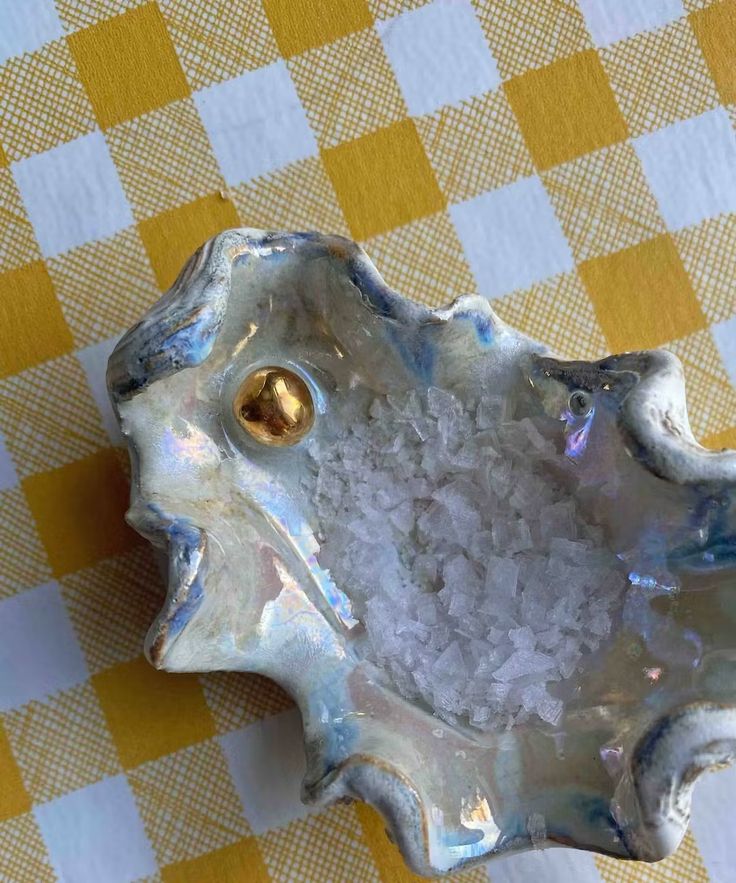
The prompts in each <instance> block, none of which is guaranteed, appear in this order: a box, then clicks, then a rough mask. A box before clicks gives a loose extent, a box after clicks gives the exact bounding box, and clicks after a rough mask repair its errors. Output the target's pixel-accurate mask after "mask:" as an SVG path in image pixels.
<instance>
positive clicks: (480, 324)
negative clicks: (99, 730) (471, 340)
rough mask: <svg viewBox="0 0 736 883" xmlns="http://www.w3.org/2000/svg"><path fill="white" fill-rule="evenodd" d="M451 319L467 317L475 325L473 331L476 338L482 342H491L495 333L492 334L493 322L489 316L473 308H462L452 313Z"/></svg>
mask: <svg viewBox="0 0 736 883" xmlns="http://www.w3.org/2000/svg"><path fill="white" fill-rule="evenodd" d="M453 319H469V320H470V321H471V322H472V323H473V325H474V326H475V333H476V334H477V335H478V340H479V341H480V342H481V343H484V344H490V343H493V339H494V337H495V335H494V334H493V322H492V321H491V318H490V316H485V315H484V314H483V313H478V312H476V311H475V310H462V311H461V312H459V313H455V314H454V315H453Z"/></svg>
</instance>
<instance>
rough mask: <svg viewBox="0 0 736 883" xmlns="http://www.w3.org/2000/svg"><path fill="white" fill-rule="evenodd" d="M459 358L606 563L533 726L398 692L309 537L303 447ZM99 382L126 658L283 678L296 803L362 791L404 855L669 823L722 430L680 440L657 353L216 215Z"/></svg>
mask: <svg viewBox="0 0 736 883" xmlns="http://www.w3.org/2000/svg"><path fill="white" fill-rule="evenodd" d="M269 368H273V369H276V370H277V373H278V371H281V372H283V374H282V375H279V376H276V379H275V380H274V379H273V378H271V380H269V382H271V381H273V383H272V388H269V390H267V391H266V393H264V392H263V390H264V389H265V386H264V383H265V381H264V383H260V385H258V384H256V386H255V387H254V386H253V381H252V378H253V376H254V375H255V372H259V371H261V372H264V369H269ZM265 374H268V372H267V371H266V372H265ZM265 374H264V375H263V376H265ZM258 376H261V375H258ZM294 377H296V378H297V380H293V378H294ZM290 378H291V379H290ZM249 383H250V386H248V384H249ZM473 383H474V384H476V386H477V384H478V383H481V384H482V385H483V386H484V388H492V389H493V391H494V394H495V395H498V396H501V397H505V398H509V399H511V398H513V399H514V400H522V399H523V401H524V402H527V404H525V405H524V407H527V408H529V409H530V411H534V413H538V414H546V415H547V416H548V417H550V419H552V418H554V420H556V421H557V424H556V425H559V427H560V430H559V431H560V440H561V452H560V460H561V462H562V461H564V463H565V464H568V465H569V464H572V468H574V470H575V474H576V481H577V485H576V486H577V487H579V486H581V485H585V487H587V488H588V489H590V488H593V490H594V493H592V494H591V493H590V492H588V493H587V497H586V499H587V504H586V505H589V506H592V507H593V508H595V510H596V518H597V520H598V523H600V524H602V525H603V527H604V528H605V531H606V536H607V542H608V545H609V546H610V548H611V550H613V552H614V553H615V554H616V555H617V556H618V558H619V559H620V560H621V561H622V562H624V563H623V564H622V567H625V570H626V574H627V579H628V580H629V582H628V584H627V585H628V589H627V591H628V593H629V597H627V607H626V610H625V615H624V616H623V619H622V621H621V622H620V623H619V625H618V626H617V630H616V631H615V632H614V633H613V634H612V635H611V636H610V637H609V638H608V639H607V640H606V641H604V642H603V643H602V645H601V647H600V648H599V649H598V650H597V651H596V653H595V654H593V655H592V656H591V660H590V663H589V664H588V665H587V667H585V666H584V667H583V668H581V669H580V670H579V671H577V672H576V673H575V674H574V675H573V676H572V682H573V686H574V689H573V690H571V691H569V692H568V699H567V700H566V702H565V706H564V711H563V712H562V714H561V716H560V719H559V720H557V721H556V722H555V723H554V725H553V724H550V723H547V722H544V721H542V720H540V719H539V718H537V717H535V716H531V717H528V719H526V720H521V721H520V722H519V723H518V724H516V725H514V726H509V727H504V728H494V727H493V726H491V727H488V728H485V729H477V728H473V727H471V726H469V725H467V722H464V721H463V720H456V719H454V718H452V717H449V718H448V717H447V716H446V717H445V719H443V718H441V717H438V716H437V715H436V714H435V713H434V712H433V710H432V708H431V707H428V706H427V704H426V703H424V702H420V701H413V700H410V699H407V698H405V696H404V695H402V693H401V691H400V690H397V689H396V688H395V686H394V685H393V683H392V681H391V678H390V677H389V676H388V675H387V673H386V672H385V671H383V670H382V669H381V667H380V666H379V665H377V664H376V663H375V661H371V660H370V658H368V657H367V656H366V654H365V653H364V652H363V651H362V650H361V647H362V644H361V634H362V633H363V630H362V626H361V623H360V622H359V621H357V619H356V617H355V616H354V609H353V607H352V606H351V598H352V594H353V589H352V586H351V585H350V583H351V578H350V576H348V577H346V578H345V583H344V584H337V583H336V581H334V580H333V579H332V577H331V576H330V574H329V573H328V572H327V571H326V570H325V569H324V568H323V567H322V566H320V563H319V560H318V559H319V553H320V545H319V535H318V532H317V530H316V526H315V524H314V512H313V507H312V500H310V499H309V498H308V495H307V494H306V493H305V492H304V488H303V483H302V478H303V475H304V472H305V470H306V469H307V468H308V462H307V461H308V458H309V450H310V445H315V444H322V445H329V444H330V443H331V439H332V437H333V436H334V434H335V433H337V432H339V431H340V430H341V429H344V428H345V425H346V424H347V423H351V424H355V423H356V422H358V423H359V422H360V421H361V420H363V419H365V414H364V412H363V411H361V409H360V406H359V404H356V402H359V401H362V400H363V399H360V396H361V395H363V394H364V393H365V392H366V391H368V392H370V394H372V395H373V394H375V395H385V394H387V393H405V392H406V391H409V390H417V391H418V392H419V393H423V392H426V390H427V389H429V388H430V387H432V388H439V389H444V390H451V391H452V393H453V395H455V396H456V397H458V398H459V399H462V398H463V396H464V395H465V392H466V390H468V389H469V387H470V385H471V384H473ZM279 384H280V385H279ZM108 386H109V390H110V394H111V397H112V400H113V402H114V406H115V409H116V412H117V415H118V417H119V420H120V425H121V428H122V431H123V433H124V435H125V436H126V438H127V440H128V442H129V446H130V451H131V458H132V463H133V481H132V502H131V507H130V511H129V515H128V517H129V520H130V522H131V524H132V525H133V526H134V527H135V528H136V529H137V530H139V531H140V532H141V533H142V534H143V535H144V536H146V537H148V538H150V540H151V541H152V542H153V543H154V544H155V545H156V546H158V547H160V548H163V549H166V551H167V552H168V556H169V562H170V564H169V587H168V597H167V600H166V604H165V606H164V609H163V610H162V611H161V614H160V616H159V617H158V619H157V620H156V622H155V623H154V625H153V626H152V628H151V631H150V634H149V637H148V641H147V647H146V651H147V654H148V656H149V659H150V660H151V662H152V663H153V664H154V665H155V666H157V667H159V668H163V669H166V670H169V671H200V672H201V671H209V670H214V669H228V670H239V671H251V672H259V673H261V674H263V675H266V676H268V677H271V678H273V679H274V680H275V681H277V682H278V683H279V684H281V685H282V686H283V687H284V688H285V689H286V690H288V691H289V692H290V693H291V694H292V696H293V697H294V699H295V700H296V702H297V703H298V706H299V708H300V711H301V714H302V718H303V724H304V739H305V746H306V756H307V766H308V771H307V775H306V778H305V781H304V785H303V796H304V799H305V800H307V801H313V802H320V803H328V802H331V801H334V800H338V799H340V798H345V797H354V798H359V799H362V800H366V801H368V802H369V803H371V804H373V805H374V806H375V807H376V808H377V809H378V810H379V811H380V812H381V813H382V814H383V815H384V817H385V819H386V821H387V824H388V827H389V828H390V831H391V833H392V835H393V838H394V839H395V841H396V842H397V843H398V845H399V847H400V849H401V851H402V853H403V855H404V857H405V858H406V860H407V862H408V863H409V865H410V866H411V867H412V868H413V869H414V870H416V871H417V872H419V873H422V874H427V875H432V874H438V873H443V872H447V871H450V870H452V869H455V868H458V867H460V866H462V865H465V864H467V863H470V862H475V861H481V860H483V859H486V858H488V857H490V856H492V855H495V854H500V853H507V852H509V851H513V850H520V849H525V848H530V847H532V846H534V847H539V846H548V845H553V844H562V845H566V846H575V847H579V848H582V849H588V850H595V851H599V852H603V853H607V854H609V855H614V856H619V857H622V858H633V859H643V860H645V861H656V860H658V859H661V858H663V857H665V856H666V855H668V854H669V853H670V852H672V851H673V850H674V849H675V848H676V847H677V845H678V844H679V842H680V840H681V838H682V836H683V834H684V832H685V829H686V826H687V823H688V815H689V803H690V793H691V790H692V787H693V783H694V781H695V779H696V777H697V775H698V774H699V773H700V772H701V771H702V770H704V769H706V768H710V767H716V766H719V765H722V764H724V763H728V762H730V761H731V760H732V759H733V757H734V753H736V503H735V502H734V500H735V489H736V452H729V451H722V452H712V451H707V450H705V449H704V448H702V447H701V446H700V445H699V444H698V443H697V442H696V441H695V439H694V438H693V436H692V433H691V431H690V429H689V425H688V422H687V416H686V409H685V401H684V386H683V377H682V371H681V367H680V364H679V362H678V361H677V359H676V358H675V357H674V356H672V355H669V354H668V353H665V352H638V353H627V354H624V355H619V356H612V357H610V358H607V359H604V360H603V361H600V362H596V363H590V362H584V361H572V362H570V361H562V360H559V359H557V358H555V357H554V355H553V354H551V353H550V352H548V351H547V350H546V348H545V347H544V346H543V345H541V344H539V343H536V342H534V341H532V340H530V339H528V338H526V337H525V336H523V335H521V334H519V333H517V332H516V331H514V330H513V329H512V328H509V327H508V326H506V325H505V324H504V323H503V322H501V321H500V320H499V319H498V318H497V317H496V316H495V314H494V313H493V311H492V310H491V308H490V307H489V305H488V303H487V302H486V301H485V300H483V299H481V298H478V297H465V298H461V299H459V300H458V301H456V302H455V303H453V304H452V305H451V306H450V307H449V308H447V309H442V310H430V309H428V308H426V307H424V306H421V305H418V304H416V303H412V302H409V301H407V300H405V299H404V298H402V297H400V296H399V295H397V294H395V293H394V292H392V291H391V290H389V289H388V288H387V287H386V285H385V284H384V283H383V281H382V280H381V278H380V276H379V275H378V273H377V272H376V270H375V268H374V267H373V265H372V264H371V263H370V261H369V260H368V258H367V256H366V255H365V253H364V252H363V251H362V250H361V249H360V248H359V247H358V246H356V245H355V244H354V243H352V242H349V241H347V240H344V239H342V238H338V237H330V236H321V235H317V234H292V233H263V232H260V231H256V230H249V229H243V230H233V231H229V232H226V233H223V234H222V235H220V236H218V237H216V238H215V239H213V240H212V241H210V242H209V243H207V244H206V245H205V246H203V247H202V248H201V249H200V250H199V251H198V252H197V253H196V254H195V255H194V256H193V257H192V259H191V260H190V261H189V263H188V264H187V266H186V267H185V268H184V270H183V271H182V273H181V275H180V277H179V278H178V280H177V281H176V283H175V284H174V286H173V287H172V289H171V290H170V291H169V292H168V293H167V294H166V295H165V296H164V297H163V298H162V299H161V300H160V301H159V303H158V304H156V305H155V306H154V307H153V309H152V310H151V311H150V312H149V313H148V315H146V316H145V317H144V319H143V320H142V321H141V322H140V323H139V324H138V325H136V326H135V327H134V328H133V329H131V330H130V331H129V332H128V333H127V334H126V335H125V337H124V338H123V339H122V340H121V342H120V343H119V344H118V346H117V348H116V349H115V351H114V353H113V354H112V356H111V359H110V363H109V368H108ZM253 389H255V392H253V391H252V390H253ZM243 390H245V392H243ZM279 390H280V391H279ZM581 391H582V393H583V394H584V396H585V397H586V401H587V402H588V406H586V408H585V409H584V413H583V414H581V415H579V417H580V421H579V423H578V424H576V425H575V426H574V430H575V431H574V432H571V431H570V425H569V424H570V421H571V420H572V418H571V416H570V414H569V412H566V410H565V409H566V408H567V407H568V403H569V402H570V401H572V399H571V398H570V396H571V395H579V394H580V393H581ZM239 396H240V398H238V397H239ZM280 397H281V398H280ZM307 399H308V401H307ZM274 402H275V403H276V405H278V406H279V407H280V409H281V410H279V411H278V413H276V412H275V411H274V407H275V405H274ZM244 409H245V410H244ZM566 414H567V416H565V415H566ZM239 415H240V416H241V417H242V415H245V417H244V418H243V420H239ZM274 415H275V416H274ZM291 432H293V433H295V434H294V435H293V436H291V437H290V435H289V433H291ZM269 433H270V434H271V436H273V437H274V438H275V437H276V436H278V437H279V440H280V442H283V443H279V444H270V443H269ZM292 442H293V443H292ZM663 572H666V574H667V575H668V576H667V579H668V580H671V581H674V583H673V585H676V591H674V590H673V585H670V584H667V585H666V586H664V589H662V580H663V578H662V576H661V574H662V573H663ZM658 587H659V588H660V589H662V590H661V591H659V590H658ZM665 589H666V590H665Z"/></svg>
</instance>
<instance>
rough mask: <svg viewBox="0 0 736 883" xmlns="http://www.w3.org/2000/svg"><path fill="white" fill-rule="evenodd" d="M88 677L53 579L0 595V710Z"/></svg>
mask: <svg viewBox="0 0 736 883" xmlns="http://www.w3.org/2000/svg"><path fill="white" fill-rule="evenodd" d="M87 677H88V672H87V665H86V663H85V661H84V656H83V655H82V651H81V649H80V647H79V644H78V643H77V638H76V635H75V634H74V629H73V628H72V624H71V620H70V619H69V615H68V614H67V612H66V607H65V606H64V602H63V600H62V598H61V594H60V592H59V587H58V586H57V585H56V583H47V584H45V585H42V586H38V587H37V588H35V589H29V590H28V591H27V592H21V593H20V594H18V595H13V596H12V597H10V598H7V599H6V600H4V601H0V711H8V710H9V709H11V708H17V707H18V706H20V705H25V704H26V703H27V702H30V701H31V700H33V699H43V698H44V696H48V695H49V694H50V693H54V692H56V691H58V690H66V689H68V688H69V687H73V686H74V685H75V684H80V683H82V681H84V680H86V679H87Z"/></svg>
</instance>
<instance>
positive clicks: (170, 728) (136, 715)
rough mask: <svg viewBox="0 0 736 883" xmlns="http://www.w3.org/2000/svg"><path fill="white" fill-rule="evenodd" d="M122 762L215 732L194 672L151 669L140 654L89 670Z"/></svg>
mask: <svg viewBox="0 0 736 883" xmlns="http://www.w3.org/2000/svg"><path fill="white" fill-rule="evenodd" d="M92 684H93V686H94V688H95V691H96V693H97V698H98V699H99V700H100V705H101V706H102V710H103V712H104V713H105V717H106V718H107V724H108V726H109V727H110V732H111V733H112V737H113V741H114V742H115V746H116V747H117V749H118V754H119V755H120V760H121V762H122V764H123V766H124V767H126V768H130V767H135V766H138V765H139V764H141V763H145V762H146V761H148V760H155V759H156V758H158V757H162V756H163V755H164V754H171V752H173V751H178V750H179V749H180V748H184V747H186V746H187V745H193V744H194V743H195V742H202V741H203V740H205V739H209V738H211V737H212V736H214V735H215V723H214V721H213V719H212V716H211V715H210V713H209V710H208V708H207V703H206V702H205V700H204V695H203V694H202V688H201V687H200V685H199V681H198V679H197V677H196V675H181V674H177V675H171V674H168V673H167V672H163V671H156V669H155V668H153V666H152V665H150V664H149V663H148V661H147V660H146V659H144V658H143V656H139V657H138V658H137V659H133V660H132V661H130V662H121V663H119V664H118V665H114V666H113V667H112V668H108V669H106V670H105V671H102V672H100V673H99V674H96V675H93V676H92Z"/></svg>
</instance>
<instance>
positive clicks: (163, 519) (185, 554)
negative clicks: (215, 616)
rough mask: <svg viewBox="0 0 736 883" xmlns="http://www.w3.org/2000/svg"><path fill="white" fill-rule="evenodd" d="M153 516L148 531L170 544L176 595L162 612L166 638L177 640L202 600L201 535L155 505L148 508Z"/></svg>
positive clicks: (196, 529)
mask: <svg viewBox="0 0 736 883" xmlns="http://www.w3.org/2000/svg"><path fill="white" fill-rule="evenodd" d="M147 508H148V509H149V510H150V511H151V512H152V513H153V514H154V516H155V518H154V519H153V520H152V524H151V527H152V528H153V529H155V530H158V531H161V532H162V533H164V534H166V537H167V539H168V543H169V587H170V589H173V590H174V591H176V592H177V593H181V595H183V597H181V595H180V594H174V595H172V596H170V597H169V599H168V600H167V603H166V606H165V608H164V611H163V612H164V615H165V616H166V619H165V620H164V624H165V626H166V629H167V638H168V639H169V640H170V639H171V638H174V637H176V635H178V634H179V633H180V632H181V631H182V629H183V628H184V627H185V626H186V624H187V623H188V622H189V621H190V620H191V618H192V617H193V616H194V614H195V613H196V612H197V610H198V609H199V607H200V606H201V604H202V601H203V600H204V584H203V581H202V564H203V557H204V556H203V552H202V541H201V536H202V532H201V530H200V529H199V528H198V527H195V526H194V525H193V524H192V523H191V522H190V521H188V520H186V519H184V518H172V517H170V516H168V515H166V513H165V512H164V511H163V510H162V509H161V508H160V507H159V506H157V505H155V504H154V503H149V504H148V507H147Z"/></svg>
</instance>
